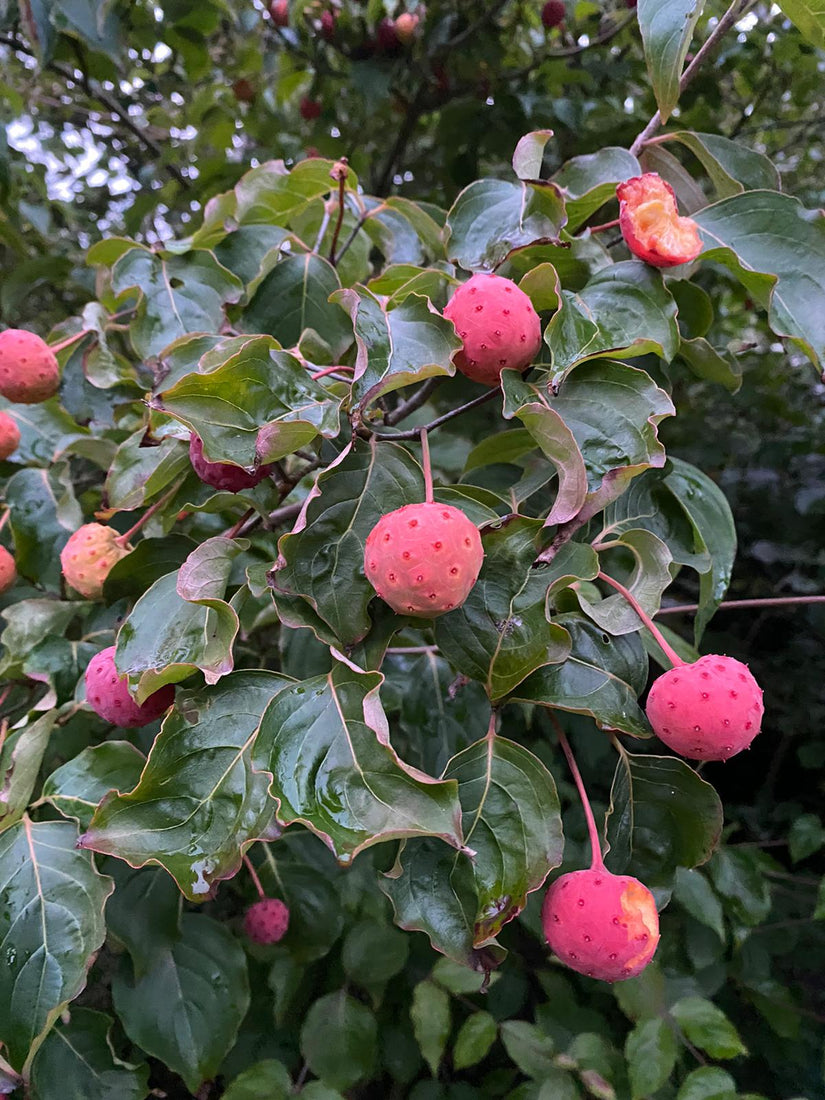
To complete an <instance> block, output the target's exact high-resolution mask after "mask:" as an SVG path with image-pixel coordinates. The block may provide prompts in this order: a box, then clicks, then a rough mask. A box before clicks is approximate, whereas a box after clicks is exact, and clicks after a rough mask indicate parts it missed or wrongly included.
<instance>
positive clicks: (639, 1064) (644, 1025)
mask: <svg viewBox="0 0 825 1100" xmlns="http://www.w3.org/2000/svg"><path fill="white" fill-rule="evenodd" d="M624 1049H625V1057H626V1058H627V1068H628V1072H629V1074H630V1087H631V1095H632V1097H633V1100H643V1098H644V1097H647V1096H650V1094H651V1093H652V1092H656V1090H657V1089H659V1088H661V1087H662V1085H664V1084H665V1082H666V1081H667V1079H668V1078H669V1077H670V1075H671V1073H672V1072H673V1069H674V1066H675V1065H676V1055H677V1054H678V1050H679V1046H678V1043H677V1041H676V1036H675V1034H674V1032H673V1028H672V1027H671V1026H670V1024H668V1023H667V1021H666V1020H663V1019H661V1018H660V1017H658V1016H657V1017H654V1018H653V1019H652V1020H642V1021H641V1022H640V1023H638V1024H636V1026H635V1027H634V1029H633V1030H632V1031H631V1032H630V1034H629V1035H628V1037H627V1040H626V1042H625V1048H624Z"/></svg>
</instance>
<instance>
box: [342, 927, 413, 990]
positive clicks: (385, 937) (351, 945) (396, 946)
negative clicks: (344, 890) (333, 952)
mask: <svg viewBox="0 0 825 1100" xmlns="http://www.w3.org/2000/svg"><path fill="white" fill-rule="evenodd" d="M409 949H410V938H409V936H405V935H404V933H403V932H399V931H398V929H396V928H392V927H390V926H389V925H386V924H379V923H378V922H377V921H373V920H364V921H360V922H359V923H358V924H356V925H355V926H354V927H353V928H351V929H350V931H349V932H348V933H347V937H346V939H345V940H344V946H343V948H342V950H341V962H342V963H343V966H344V970H346V972H347V974H348V975H349V976H350V978H352V980H353V981H355V982H358V983H359V984H360V985H363V986H371V985H377V984H378V983H379V982H386V981H389V979H390V978H392V977H394V976H395V975H396V974H397V973H398V972H399V971H400V970H403V969H404V965H405V964H406V962H407V955H408V954H409Z"/></svg>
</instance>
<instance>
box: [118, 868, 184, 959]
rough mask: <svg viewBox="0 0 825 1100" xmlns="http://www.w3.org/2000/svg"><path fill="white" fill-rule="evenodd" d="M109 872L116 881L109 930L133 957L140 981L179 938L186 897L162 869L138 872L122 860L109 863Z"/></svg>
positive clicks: (148, 869)
mask: <svg viewBox="0 0 825 1100" xmlns="http://www.w3.org/2000/svg"><path fill="white" fill-rule="evenodd" d="M106 870H107V871H108V872H109V873H110V874H111V875H112V877H113V878H114V880H115V892H114V893H113V894H112V896H111V897H110V898H109V903H108V905H107V906H106V927H107V928H108V930H109V934H110V935H111V936H113V937H114V939H115V940H116V941H117V942H119V943H121V944H123V946H124V947H125V948H126V950H127V951H128V952H129V954H130V955H131V956H132V967H133V969H134V973H135V976H136V977H138V978H140V977H142V976H143V975H144V974H145V973H146V972H147V971H149V970H151V969H152V967H153V966H154V965H155V963H156V962H157V961H158V959H159V958H160V957H161V956H162V955H163V954H164V953H168V952H169V951H170V950H171V948H172V944H173V943H175V941H176V940H177V939H178V938H179V936H180V914H181V909H182V907H183V905H182V903H183V897H182V896H181V892H180V890H178V888H177V886H176V885H175V881H174V879H172V878H170V877H169V875H167V874H166V872H165V871H163V870H161V868H159V867H149V868H146V869H145V870H139V871H136V870H135V869H134V868H132V867H129V866H128V865H127V864H126V863H122V862H121V861H120V860H119V859H108V860H106Z"/></svg>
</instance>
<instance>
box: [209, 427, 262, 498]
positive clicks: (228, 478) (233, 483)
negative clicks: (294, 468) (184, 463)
mask: <svg viewBox="0 0 825 1100" xmlns="http://www.w3.org/2000/svg"><path fill="white" fill-rule="evenodd" d="M189 461H190V462H191V463H192V468H193V469H194V471H195V473H196V474H197V475H198V477H199V478H200V479H201V481H202V482H204V484H206V485H211V486H212V488H213V489H223V490H225V492H227V493H239V492H240V491H241V490H242V489H252V488H254V486H256V485H258V484H259V483H260V482H261V481H263V480H264V478H267V477H269V475H270V474H271V473H272V467H271V466H259V467H258V469H257V470H255V471H254V472H253V473H250V472H249V470H245V469H244V468H243V467H242V466H233V465H232V464H231V463H230V462H209V461H208V460H207V459H205V458H204V457H203V440H202V439H201V437H200V436H199V435H194V434H193V435H191V436H190V437H189Z"/></svg>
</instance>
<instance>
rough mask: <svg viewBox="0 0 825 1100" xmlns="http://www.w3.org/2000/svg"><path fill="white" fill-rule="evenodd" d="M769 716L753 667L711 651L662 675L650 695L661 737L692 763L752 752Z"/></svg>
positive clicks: (654, 722)
mask: <svg viewBox="0 0 825 1100" xmlns="http://www.w3.org/2000/svg"><path fill="white" fill-rule="evenodd" d="M764 713H765V708H764V706H763V704H762V689H761V688H760V686H759V684H757V682H756V680H755V679H754V677H753V674H752V673H751V671H750V669H749V668H748V666H747V665H744V664H742V662H741V661H737V660H736V659H735V658H734V657H722V656H719V655H718V654H712V653H711V654H707V655H706V656H705V657H700V658H699V660H698V661H695V662H694V663H693V664H692V665H679V666H678V667H677V668H672V669H670V670H669V671H668V672H665V673H663V674H662V675H661V676H660V677H659V678H658V679H657V680H655V681H654V683H653V686H652V687H651V689H650V692H649V694H648V697H647V716H648V718H649V719H650V724H651V726H653V729H654V731H655V733H656V736H657V737H658V738H659V739H660V740H661V741H664V743H665V744H666V745H667V746H668V748H671V749H673V751H674V752H678V753H679V754H680V755H681V756H687V757H689V758H690V759H691V760H727V759H728V757H730V756H735V754H736V753H737V752H741V751H742V750H743V749H746V748H748V746H749V745H750V743H751V741H753V739H754V737H756V735H757V733H759V730H760V728H761V725H762V715H763V714H764Z"/></svg>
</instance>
